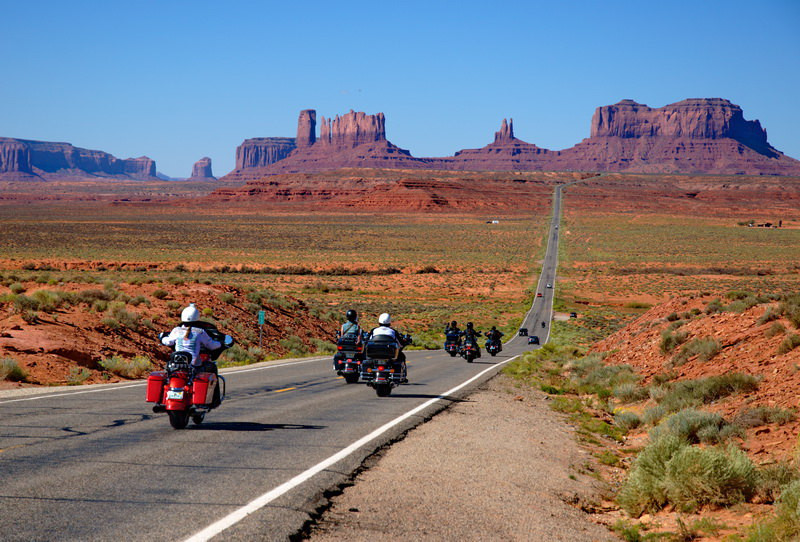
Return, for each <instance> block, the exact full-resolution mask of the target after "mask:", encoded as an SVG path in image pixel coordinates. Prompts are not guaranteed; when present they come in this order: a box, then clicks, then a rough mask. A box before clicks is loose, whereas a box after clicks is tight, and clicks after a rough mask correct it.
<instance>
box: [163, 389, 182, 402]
mask: <svg viewBox="0 0 800 542" xmlns="http://www.w3.org/2000/svg"><path fill="white" fill-rule="evenodd" d="M167 399H175V400H178V401H180V400H181V399H183V390H169V391H168V392H167Z"/></svg>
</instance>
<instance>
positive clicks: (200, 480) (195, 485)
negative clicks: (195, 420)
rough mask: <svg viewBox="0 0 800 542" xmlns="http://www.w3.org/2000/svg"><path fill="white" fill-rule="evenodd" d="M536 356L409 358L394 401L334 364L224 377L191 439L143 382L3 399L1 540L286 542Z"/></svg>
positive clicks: (548, 279)
mask: <svg viewBox="0 0 800 542" xmlns="http://www.w3.org/2000/svg"><path fill="white" fill-rule="evenodd" d="M559 216H560V190H558V191H557V192H556V198H555V201H554V213H553V222H552V224H551V228H550V233H549V241H550V242H549V243H548V249H547V255H546V257H545V260H544V264H543V268H542V275H541V277H540V279H539V289H538V291H539V292H542V294H543V297H541V298H536V299H535V302H534V304H533V306H532V308H531V310H530V312H529V313H528V314H527V316H526V319H525V323H524V324H523V326H525V327H528V328H529V330H530V333H531V334H537V335H539V336H540V337H541V339H542V343H544V342H545V341H546V338H547V336H549V331H550V314H551V309H552V300H553V298H552V293H553V290H552V289H548V288H546V284H547V283H550V284H553V285H555V272H556V261H557V252H558V251H557V239H558V229H557V223H558V217H559ZM543 321H544V322H546V328H542V327H541V322H543ZM530 348H531V347H529V346H528V345H527V341H526V340H525V339H524V338H523V337H513V338H512V339H511V340H510V341H509V342H507V343H506V345H505V347H504V351H503V352H502V353H501V354H499V355H498V356H497V357H494V358H492V357H490V356H489V355H488V354H486V352H484V353H483V357H482V358H480V359H478V360H476V362H475V363H472V364H468V363H466V362H465V361H464V360H463V359H461V358H451V357H449V356H448V355H446V354H445V353H444V352H443V351H410V352H408V353H407V356H408V360H409V363H408V366H409V380H410V383H409V384H408V385H404V386H401V387H399V388H396V389H395V390H394V391H393V393H392V395H391V396H390V397H387V398H379V397H377V396H376V394H375V392H374V391H373V390H372V389H371V388H368V387H366V386H365V385H362V384H350V385H348V384H346V383H345V382H344V381H343V380H342V379H341V378H338V377H336V375H335V374H334V373H333V370H332V368H331V362H330V358H315V359H308V360H300V361H294V362H292V361H290V362H277V363H276V362H271V363H267V364H262V365H259V366H253V367H248V368H241V369H232V370H228V371H222V373H223V374H225V376H226V378H227V381H228V398H227V400H226V401H225V402H224V403H223V405H222V406H221V407H220V408H219V409H217V410H215V411H213V412H211V413H210V414H209V415H208V416H207V418H206V421H205V422H204V423H203V424H202V425H200V426H192V425H190V426H189V428H187V429H185V430H182V431H176V430H173V429H172V428H171V427H170V425H169V422H168V420H167V416H166V414H153V413H152V411H151V408H150V407H151V405H150V404H148V403H145V402H144V391H145V389H144V383H143V382H141V383H133V384H130V383H129V384H121V385H110V386H104V387H100V388H98V387H90V388H87V389H78V388H66V389H64V388H61V389H58V390H56V391H52V390H45V391H43V392H42V393H38V394H35V395H26V396H8V395H7V394H6V396H3V395H0V510H2V514H0V539H2V540H20V541H22V540H25V541H33V540H120V539H122V540H148V541H151V540H152V541H156V540H169V541H174V540H184V539H188V538H190V537H192V536H193V535H196V536H195V538H194V539H195V540H205V539H209V538H210V537H213V536H215V534H218V533H221V534H219V536H217V537H216V538H218V539H220V540H222V539H224V540H253V539H263V540H283V539H286V538H287V537H288V536H290V535H291V534H293V533H296V532H297V531H298V530H299V529H300V528H301V527H302V525H303V524H304V522H305V521H306V520H307V519H308V514H309V513H311V512H313V511H314V510H315V509H316V508H317V507H318V506H320V505H321V504H322V502H323V497H324V492H325V491H326V490H329V489H331V488H335V487H337V486H338V485H339V484H341V483H342V482H344V481H346V480H347V479H348V478H349V476H350V474H351V473H352V472H353V471H354V470H355V469H356V468H357V467H358V466H359V465H360V464H361V463H362V461H363V460H364V458H365V457H367V456H368V455H370V454H371V453H372V452H373V451H374V450H376V449H377V448H379V447H380V446H382V445H384V444H386V443H387V442H391V441H392V440H393V439H394V438H396V437H397V436H398V435H400V434H401V433H402V432H403V431H405V430H407V429H409V428H410V427H413V426H414V425H416V424H418V423H420V422H422V421H424V420H425V419H427V418H429V417H430V416H432V415H433V414H435V412H437V411H438V410H441V409H442V408H445V407H446V406H447V404H449V403H450V402H451V401H453V400H456V399H458V398H460V397H462V396H464V395H466V394H467V393H468V392H469V390H470V389H471V388H472V387H473V386H475V385H477V384H478V383H480V382H481V381H483V380H486V379H488V378H490V377H491V376H492V375H493V374H495V372H496V369H497V368H498V366H499V365H500V364H502V363H503V362H505V361H508V360H509V359H511V358H512V357H514V356H516V355H518V354H520V353H522V352H524V351H526V350H528V349H530ZM478 375H480V376H478ZM475 377H477V378H475ZM472 378H475V380H473V381H472V382H471V383H469V384H467V385H466V386H464V387H462V388H460V389H458V390H455V391H454V388H456V387H458V386H460V385H461V384H463V383H464V382H466V381H468V380H470V379H472ZM437 398H438V399H437ZM409 412H411V413H410V414H409ZM398 418H399V419H398ZM387 424H388V425H389V427H386V428H384V426H386V425H387ZM384 429H385V430H384ZM248 503H251V506H250V507H249V508H248V507H247V505H248ZM204 529H205V530H204Z"/></svg>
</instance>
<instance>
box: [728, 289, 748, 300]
mask: <svg viewBox="0 0 800 542" xmlns="http://www.w3.org/2000/svg"><path fill="white" fill-rule="evenodd" d="M725 297H727V298H728V299H730V300H733V301H735V300H737V299H747V298H748V297H753V293H752V292H746V291H744V290H731V291H729V292H728V293H726V294H725Z"/></svg>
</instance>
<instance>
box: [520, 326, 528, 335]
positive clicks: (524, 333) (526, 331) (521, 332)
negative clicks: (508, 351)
mask: <svg viewBox="0 0 800 542" xmlns="http://www.w3.org/2000/svg"><path fill="white" fill-rule="evenodd" d="M519 336H520V337H527V336H528V328H527V327H521V328H519Z"/></svg>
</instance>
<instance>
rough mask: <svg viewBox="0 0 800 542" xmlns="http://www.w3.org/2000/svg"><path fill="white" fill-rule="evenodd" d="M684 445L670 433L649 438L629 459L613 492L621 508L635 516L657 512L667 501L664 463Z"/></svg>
mask: <svg viewBox="0 0 800 542" xmlns="http://www.w3.org/2000/svg"><path fill="white" fill-rule="evenodd" d="M688 447H689V445H688V444H686V442H685V441H684V440H682V439H680V438H678V437H676V436H674V435H665V436H663V437H661V438H659V439H657V440H653V441H651V442H650V443H649V444H648V445H647V446H646V447H645V448H644V450H642V452H641V453H640V454H639V456H638V457H637V458H636V459H635V460H634V461H633V465H632V466H631V470H630V472H629V473H628V477H627V479H626V480H625V482H624V483H623V485H622V488H621V489H620V492H619V494H618V495H617V502H618V503H619V505H620V506H621V507H622V509H623V510H625V512H627V513H628V514H629V515H631V516H633V517H639V516H641V515H642V514H643V513H645V512H657V511H658V510H660V509H661V508H663V507H664V506H665V505H666V504H667V488H666V485H665V478H666V472H667V463H668V462H669V460H670V459H672V457H673V456H674V455H675V454H676V453H677V452H678V451H679V450H682V449H684V448H688Z"/></svg>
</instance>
